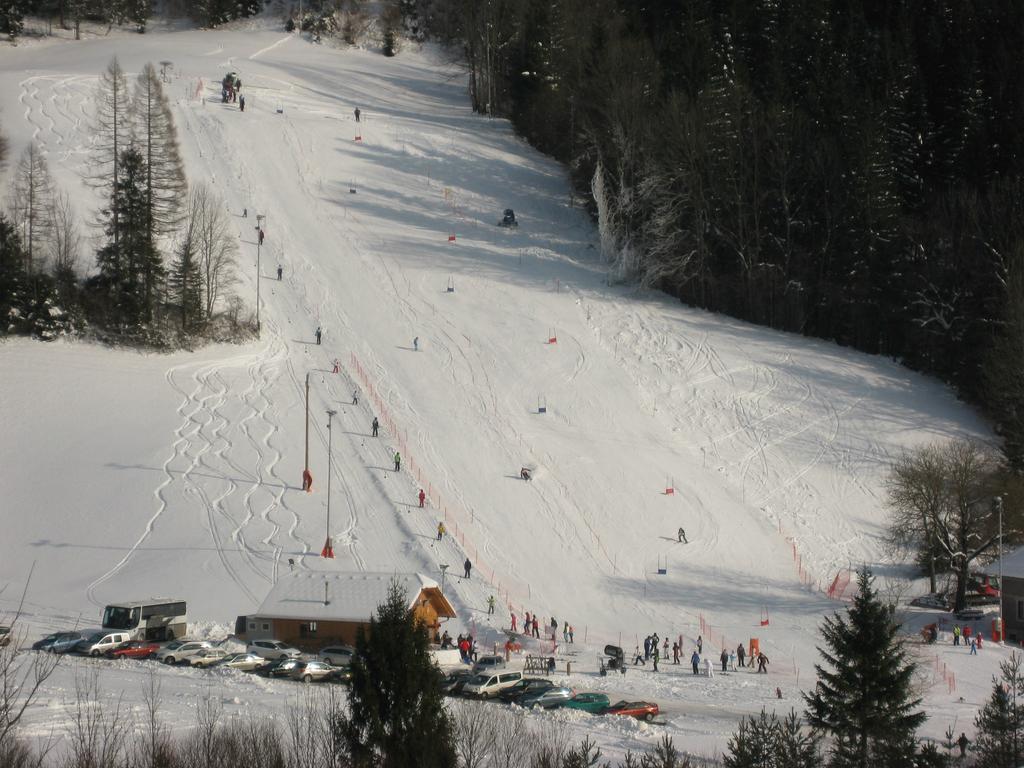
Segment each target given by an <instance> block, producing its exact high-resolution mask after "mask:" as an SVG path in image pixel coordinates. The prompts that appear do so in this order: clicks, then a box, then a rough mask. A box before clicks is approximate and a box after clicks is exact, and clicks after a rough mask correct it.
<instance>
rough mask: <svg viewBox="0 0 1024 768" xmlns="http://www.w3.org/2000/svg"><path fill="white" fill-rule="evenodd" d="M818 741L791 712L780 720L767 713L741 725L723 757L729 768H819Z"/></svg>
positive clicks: (762, 713) (763, 712)
mask: <svg viewBox="0 0 1024 768" xmlns="http://www.w3.org/2000/svg"><path fill="white" fill-rule="evenodd" d="M818 741H819V739H818V737H817V736H816V735H815V734H813V733H806V732H805V729H804V727H803V724H802V722H801V720H800V717H799V716H798V715H797V714H796V712H790V713H789V714H788V715H787V716H786V717H785V718H783V719H782V720H779V718H778V717H777V716H776V715H775V713H774V712H772V714H771V715H769V714H767V713H766V712H765V711H764V710H763V709H762V710H761V714H760V715H758V716H757V717H754V716H753V715H751V716H750V717H746V718H744V719H743V720H742V721H741V722H740V727H739V730H738V731H737V732H736V734H735V735H734V736H733V737H732V738H731V739H729V747H728V749H729V751H728V753H727V754H726V755H724V757H723V762H724V763H725V766H726V768H816V766H817V765H818V764H819V763H820V755H819V754H818Z"/></svg>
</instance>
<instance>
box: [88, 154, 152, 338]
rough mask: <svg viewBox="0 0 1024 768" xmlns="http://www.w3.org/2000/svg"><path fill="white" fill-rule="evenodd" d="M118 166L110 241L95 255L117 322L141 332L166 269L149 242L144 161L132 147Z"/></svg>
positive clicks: (109, 223)
mask: <svg viewBox="0 0 1024 768" xmlns="http://www.w3.org/2000/svg"><path fill="white" fill-rule="evenodd" d="M119 166H120V167H121V171H120V174H119V177H118V182H117V186H116V187H115V188H114V192H113V195H112V196H111V202H110V207H109V208H108V209H107V210H106V211H105V214H106V216H107V236H108V237H109V238H110V239H109V241H108V243H107V245H105V246H104V247H103V248H101V249H100V250H99V252H98V253H97V254H96V261H97V264H98V266H99V268H100V277H101V281H102V283H103V285H104V287H105V289H106V291H107V294H108V297H109V300H110V302H111V306H110V308H111V310H112V313H113V316H114V319H116V320H118V321H120V322H122V323H125V324H127V325H128V326H129V327H138V326H139V325H141V324H143V323H145V322H148V321H149V320H151V319H152V317H153V310H154V305H155V301H156V296H157V289H158V288H159V286H160V283H161V281H162V280H163V277H164V267H163V262H162V260H161V258H160V253H159V251H158V250H157V249H156V246H155V245H154V243H153V240H152V238H150V236H149V229H148V224H149V219H150V214H149V197H148V195H147V193H146V164H145V161H144V160H143V158H142V155H141V154H140V153H139V151H138V150H137V149H135V148H134V147H129V148H128V149H126V150H125V151H124V152H123V153H122V155H121V159H120V161H119ZM115 212H117V213H115ZM115 217H116V220H117V222H116V224H115Z"/></svg>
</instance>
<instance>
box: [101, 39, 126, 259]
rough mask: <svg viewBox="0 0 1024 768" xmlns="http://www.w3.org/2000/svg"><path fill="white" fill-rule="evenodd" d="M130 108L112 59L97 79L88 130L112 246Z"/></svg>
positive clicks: (120, 74)
mask: <svg viewBox="0 0 1024 768" xmlns="http://www.w3.org/2000/svg"><path fill="white" fill-rule="evenodd" d="M130 108H131V103H130V100H129V95H128V83H127V82H126V81H125V76H124V70H123V69H121V64H120V63H119V62H118V60H117V57H116V56H115V57H114V58H112V59H111V60H110V64H108V65H107V68H106V70H104V72H103V74H102V75H100V83H99V86H98V88H97V91H96V114H95V116H94V121H93V126H92V131H93V145H92V161H93V165H94V168H95V170H94V176H93V178H92V181H93V183H94V184H95V185H96V186H98V187H99V188H100V189H102V190H104V192H105V193H106V196H107V198H108V199H109V200H110V201H111V208H110V210H109V216H108V221H107V222H106V223H107V230H108V234H109V235H110V237H111V239H112V241H113V243H114V245H115V246H116V245H117V244H118V243H119V241H120V239H121V214H120V210H119V209H118V196H117V195H116V194H114V190H115V189H116V188H117V187H118V182H119V181H120V166H121V158H122V154H123V152H124V150H125V148H126V147H127V146H128V145H129V143H130V139H131V130H130V129H131V125H130Z"/></svg>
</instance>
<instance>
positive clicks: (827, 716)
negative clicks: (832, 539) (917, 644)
mask: <svg viewBox="0 0 1024 768" xmlns="http://www.w3.org/2000/svg"><path fill="white" fill-rule="evenodd" d="M857 586H858V590H857V596H856V597H855V598H854V601H853V605H852V606H851V607H850V609H849V611H848V613H847V614H846V615H845V616H844V615H841V614H838V613H836V614H833V615H832V616H831V617H829V618H826V619H825V623H824V626H823V627H822V629H821V634H822V637H823V639H824V641H825V647H824V648H821V647H819V649H818V650H819V652H820V653H821V655H822V658H823V659H824V661H825V664H824V665H822V664H816V665H815V670H816V671H817V675H818V684H817V686H816V688H815V689H814V691H813V692H811V693H809V694H804V700H805V701H806V702H807V707H808V711H807V719H808V722H809V723H810V724H811V725H812V726H813V727H814V728H815V729H817V730H819V731H821V732H824V733H827V734H828V735H830V736H831V737H832V746H831V755H830V757H831V759H830V761H829V765H830V766H832V768H899V767H900V766H907V765H911V764H912V762H913V759H914V755H915V752H916V744H915V739H914V733H915V731H916V730H917V728H918V726H920V725H921V723H923V722H924V720H925V717H926V716H925V714H924V712H921V711H920V710H918V709H917V707H918V705H919V704H920V703H921V700H920V699H919V698H914V696H913V693H912V691H911V682H912V678H913V674H914V664H913V662H911V661H910V660H909V659H908V658H907V652H906V650H905V649H904V647H903V644H902V642H901V640H900V639H899V637H898V632H899V625H898V624H897V622H896V620H895V618H894V617H893V612H892V609H891V608H890V606H888V605H886V604H885V603H883V602H882V600H881V599H879V596H878V593H877V591H876V590H875V589H874V588H873V586H872V578H871V571H870V570H869V569H867V568H865V569H864V570H862V571H860V573H859V574H858V576H857Z"/></svg>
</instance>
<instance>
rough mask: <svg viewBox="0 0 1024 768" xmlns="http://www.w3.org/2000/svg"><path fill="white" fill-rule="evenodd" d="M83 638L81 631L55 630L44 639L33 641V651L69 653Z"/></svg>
mask: <svg viewBox="0 0 1024 768" xmlns="http://www.w3.org/2000/svg"><path fill="white" fill-rule="evenodd" d="M81 639H82V633H81V632H54V633H53V634H52V635H47V636H46V637H44V638H43V639H42V640H37V641H36V642H34V643H32V650H33V651H49V652H50V653H67V652H68V651H70V650H71V649H72V648H74V647H75V646H76V645H78V642H79V641H80V640H81Z"/></svg>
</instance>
